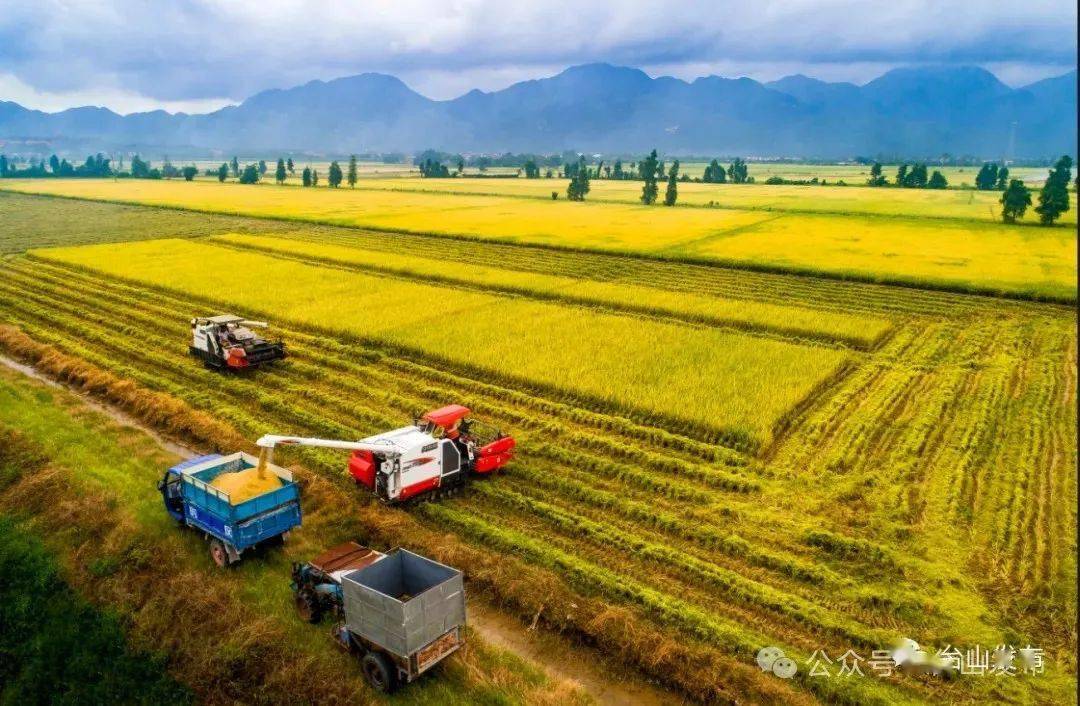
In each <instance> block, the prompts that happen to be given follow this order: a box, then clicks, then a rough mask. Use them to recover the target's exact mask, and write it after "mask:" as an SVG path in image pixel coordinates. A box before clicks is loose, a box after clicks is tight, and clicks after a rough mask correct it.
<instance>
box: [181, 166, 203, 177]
mask: <svg viewBox="0 0 1080 706" xmlns="http://www.w3.org/2000/svg"><path fill="white" fill-rule="evenodd" d="M180 173H181V174H183V175H184V181H191V180H192V179H194V178H195V175H196V174H198V173H199V168H198V167H196V166H195V165H194V164H189V165H187V166H186V167H184V168H183V169H181V170H180Z"/></svg>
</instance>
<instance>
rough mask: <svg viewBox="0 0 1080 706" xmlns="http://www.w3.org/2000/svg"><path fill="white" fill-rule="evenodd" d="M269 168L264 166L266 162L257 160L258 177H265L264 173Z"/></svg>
mask: <svg viewBox="0 0 1080 706" xmlns="http://www.w3.org/2000/svg"><path fill="white" fill-rule="evenodd" d="M268 169H269V168H268V167H267V166H266V160H265V159H260V160H259V176H266V172H267V170H268Z"/></svg>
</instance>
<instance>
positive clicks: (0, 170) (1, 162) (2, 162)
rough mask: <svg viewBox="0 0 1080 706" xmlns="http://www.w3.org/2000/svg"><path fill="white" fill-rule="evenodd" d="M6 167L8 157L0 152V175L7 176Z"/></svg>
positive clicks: (7, 166)
mask: <svg viewBox="0 0 1080 706" xmlns="http://www.w3.org/2000/svg"><path fill="white" fill-rule="evenodd" d="M8 168H9V162H8V158H7V157H6V156H5V155H2V154H0V177H2V176H7V173H8Z"/></svg>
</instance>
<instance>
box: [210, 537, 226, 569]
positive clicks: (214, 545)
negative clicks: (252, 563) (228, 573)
mask: <svg viewBox="0 0 1080 706" xmlns="http://www.w3.org/2000/svg"><path fill="white" fill-rule="evenodd" d="M210 558H211V559H213V560H214V563H215V564H217V565H218V566H220V567H221V568H223V569H224V568H225V567H226V566H228V565H229V552H228V551H227V550H226V549H225V544H224V543H223V542H222V541H221V540H220V539H211V540H210Z"/></svg>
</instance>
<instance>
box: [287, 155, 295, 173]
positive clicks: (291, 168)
mask: <svg viewBox="0 0 1080 706" xmlns="http://www.w3.org/2000/svg"><path fill="white" fill-rule="evenodd" d="M285 168H286V169H288V170H289V174H293V173H294V172H295V171H296V165H295V164H293V161H292V157H289V160H288V161H287V162H285Z"/></svg>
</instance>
